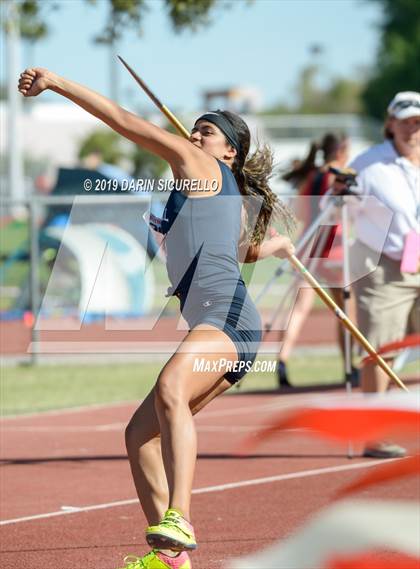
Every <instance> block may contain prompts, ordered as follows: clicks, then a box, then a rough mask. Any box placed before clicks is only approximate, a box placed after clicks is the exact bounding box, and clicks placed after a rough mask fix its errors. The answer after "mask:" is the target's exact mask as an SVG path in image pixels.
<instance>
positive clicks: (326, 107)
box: [265, 63, 364, 114]
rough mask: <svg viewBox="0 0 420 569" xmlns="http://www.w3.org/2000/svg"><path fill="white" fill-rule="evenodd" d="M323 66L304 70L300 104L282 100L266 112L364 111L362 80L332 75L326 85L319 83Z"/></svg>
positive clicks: (310, 66)
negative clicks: (291, 104) (286, 102)
mask: <svg viewBox="0 0 420 569" xmlns="http://www.w3.org/2000/svg"><path fill="white" fill-rule="evenodd" d="M319 72H320V68H319V66H318V65H316V64H313V63H311V64H309V65H307V66H306V67H305V68H304V69H303V70H302V72H301V74H300V77H299V79H298V83H297V88H296V90H297V95H298V103H297V105H295V106H294V107H290V106H286V105H285V104H284V103H282V102H280V103H279V104H277V105H275V106H274V107H272V108H271V109H268V110H267V111H265V112H266V113H275V114H287V113H299V114H329V113H360V112H361V110H362V103H361V92H362V90H363V87H364V83H363V79H362V80H357V81H356V80H354V79H345V78H343V77H333V78H332V79H330V81H329V84H328V85H327V86H326V87H322V88H321V87H319V86H318V85H317V80H318V74H319Z"/></svg>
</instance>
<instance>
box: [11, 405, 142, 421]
mask: <svg viewBox="0 0 420 569" xmlns="http://www.w3.org/2000/svg"><path fill="white" fill-rule="evenodd" d="M140 403H141V400H139V401H116V402H115V403H93V404H92V405H82V406H79V407H63V408H62V409H50V410H49V411H39V412H37V413H21V414H19V415H3V416H1V417H0V419H1V421H4V422H7V421H16V419H33V418H34V417H35V418H36V417H54V416H56V415H58V416H61V415H68V414H72V413H74V414H76V413H86V412H90V411H101V410H103V409H114V408H115V407H132V406H134V405H139V404H140Z"/></svg>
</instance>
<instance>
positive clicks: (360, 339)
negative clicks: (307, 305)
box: [289, 255, 408, 391]
mask: <svg viewBox="0 0 420 569" xmlns="http://www.w3.org/2000/svg"><path fill="white" fill-rule="evenodd" d="M289 261H290V262H291V263H292V265H293V266H294V267H295V268H296V269H297V270H298V271H299V272H300V274H301V275H302V276H303V278H304V279H305V280H306V281H307V282H308V283H309V284H310V285H311V286H312V288H313V289H314V290H315V292H316V293H317V294H318V296H319V297H321V299H322V300H323V301H324V302H325V304H326V305H327V306H329V308H331V310H332V311H333V312H334V314H335V315H336V316H337V318H338V319H339V320H340V321H341V323H342V324H343V326H345V327H346V328H347V330H349V332H350V333H351V334H352V336H353V337H354V338H356V340H357V341H358V342H359V343H360V344H361V345H362V346H363V347H364V348H365V350H366V351H367V352H368V353H369V354H370V355H371V356H372V357H373V359H374V360H375V361H376V363H377V364H378V365H379V366H380V367H381V368H382V369H383V370H384V372H385V373H386V374H387V375H388V376H389V377H390V378H391V379H393V380H394V381H395V382H396V383H397V384H398V385H399V387H401V389H404V391H408V389H407V388H406V386H405V385H404V383H403V382H402V381H401V379H400V378H399V377H398V376H397V374H396V373H394V372H393V371H392V369H391V368H390V367H389V365H388V364H387V363H386V361H385V360H384V359H383V358H382V357H381V356H380V355H379V354H378V353H377V352H376V351H375V348H374V347H373V346H372V345H371V344H370V343H369V342H368V341H367V339H366V338H365V337H364V336H363V334H362V333H361V332H360V331H359V330H358V329H357V328H356V326H355V325H354V324H353V322H352V321H351V320H350V319H349V318H348V317H347V316H346V315H345V313H344V312H343V311H342V310H341V309H340V307H339V306H338V305H337V304H336V303H335V302H334V301H333V299H332V298H331V297H330V296H329V295H328V294H327V293H326V292H325V290H324V289H323V288H322V287H321V285H320V284H319V283H318V281H317V280H316V279H315V278H314V277H313V276H312V275H311V273H310V272H309V271H308V270H307V269H306V267H305V266H304V265H303V264H302V263H301V262H300V261H299V259H298V258H297V257H295V255H292V256H291V257H289Z"/></svg>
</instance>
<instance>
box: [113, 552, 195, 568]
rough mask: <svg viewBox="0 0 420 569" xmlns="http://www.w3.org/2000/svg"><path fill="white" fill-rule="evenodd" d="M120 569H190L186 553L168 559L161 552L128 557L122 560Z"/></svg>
mask: <svg viewBox="0 0 420 569" xmlns="http://www.w3.org/2000/svg"><path fill="white" fill-rule="evenodd" d="M124 563H125V566H124V567H121V569H191V568H192V566H191V561H190V558H189V557H188V553H187V552H186V551H182V552H181V553H180V554H179V555H177V556H176V557H169V556H168V555H165V554H164V553H162V552H161V551H155V550H153V551H151V552H150V553H148V554H147V555H145V556H144V557H135V556H134V555H129V556H128V557H126V558H125V559H124Z"/></svg>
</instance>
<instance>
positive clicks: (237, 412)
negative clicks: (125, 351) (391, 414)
mask: <svg viewBox="0 0 420 569" xmlns="http://www.w3.org/2000/svg"><path fill="white" fill-rule="evenodd" d="M324 397H328V395H324ZM306 398H308V395H304V394H289V395H282V396H279V395H245V394H241V395H229V396H224V397H221V398H219V399H218V400H216V401H215V402H213V403H212V404H211V405H210V406H209V407H208V408H207V409H205V410H204V411H203V412H202V413H201V414H200V415H199V416H198V417H197V427H198V431H199V459H198V464H197V472H196V477H195V483H194V487H195V495H194V498H193V509H192V515H193V522H194V525H195V528H196V531H197V537H198V542H199V549H198V550H197V552H195V553H194V554H193V555H192V561H193V567H194V569H223V568H225V567H226V560H227V559H229V558H230V557H233V556H238V555H241V554H245V553H249V552H251V551H254V550H257V549H260V548H261V547H262V546H265V545H267V544H269V543H271V542H273V541H275V540H278V539H281V538H283V537H285V536H287V535H289V534H290V533H291V532H293V531H295V530H296V529H297V528H298V526H300V525H301V524H302V523H303V522H305V520H306V519H307V518H308V517H309V516H311V514H313V513H314V512H316V511H317V510H318V509H320V508H321V507H323V506H326V505H328V504H329V503H330V501H331V500H332V498H333V497H334V494H335V492H336V491H337V490H338V489H339V488H341V487H342V486H343V485H344V484H346V483H349V482H350V481H352V480H354V479H355V478H357V477H358V476H360V475H361V474H362V473H363V472H365V469H366V468H367V467H370V466H371V465H373V464H374V463H376V462H377V461H372V460H368V459H362V458H360V457H356V458H354V459H353V460H348V459H347V457H346V449H345V448H342V447H339V446H334V445H332V444H327V443H325V442H323V441H320V440H318V439H316V438H312V437H309V436H308V435H305V436H304V435H303V434H302V433H299V432H288V433H286V434H283V435H281V436H278V437H276V438H275V439H272V440H271V441H269V442H266V443H265V445H264V446H263V447H261V448H260V449H258V451H257V452H256V453H255V455H253V456H251V457H247V458H238V457H236V456H235V455H234V454H233V453H234V451H235V448H236V447H237V445H238V443H239V442H240V441H241V440H242V438H243V437H244V435H246V434H247V433H250V432H252V431H254V430H255V429H256V428H257V426H258V425H260V424H262V423H263V422H264V421H266V420H267V417H269V416H270V414H271V413H273V412H276V411H278V410H279V409H280V408H287V407H290V406H296V405H298V404H301V403H302V402H303V400H304V399H306ZM134 408H135V404H117V405H110V406H106V407H105V406H104V407H88V408H82V409H75V410H66V411H61V412H56V413H44V414H39V415H32V416H26V417H16V418H5V419H3V420H2V421H1V433H2V441H1V443H2V444H1V458H2V462H1V470H0V472H1V477H0V483H1V493H0V496H1V498H0V500H1V501H0V508H1V518H2V520H3V521H2V527H1V528H0V529H1V533H2V535H1V567H3V569H12V568H13V569H16V567H25V568H29V569H50V568H54V569H115V568H116V567H121V566H122V565H123V563H122V559H123V557H124V556H125V555H127V554H128V553H134V554H138V555H140V554H143V553H144V552H146V550H147V548H146V545H145V541H144V537H143V531H144V527H145V525H146V522H145V519H144V517H143V514H142V512H141V510H140V508H139V506H138V505H137V500H136V498H135V491H134V487H133V484H132V481H131V478H130V472H129V466H128V462H127V460H126V458H125V450H124V443H123V438H124V437H123V434H124V425H125V423H126V422H127V421H128V419H129V417H130V416H131V413H132V412H133V410H134ZM397 442H400V443H401V442H402V443H407V442H408V443H409V444H410V441H397ZM355 450H356V452H357V451H360V449H355ZM267 477H272V478H270V479H268V480H267V479H266V478H267ZM227 485H230V486H227ZM418 492H419V488H418V485H417V484H416V483H415V481H414V480H412V479H407V480H405V481H403V482H400V483H398V484H392V485H390V484H388V485H384V486H382V487H378V488H376V489H375V490H370V491H367V492H365V493H364V494H363V495H364V496H365V497H366V496H369V497H370V496H371V497H384V498H393V497H394V498H396V497H398V498H401V499H417V498H418ZM70 508H71V509H70ZM69 512H70V513H69ZM262 569H263V568H262Z"/></svg>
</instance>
